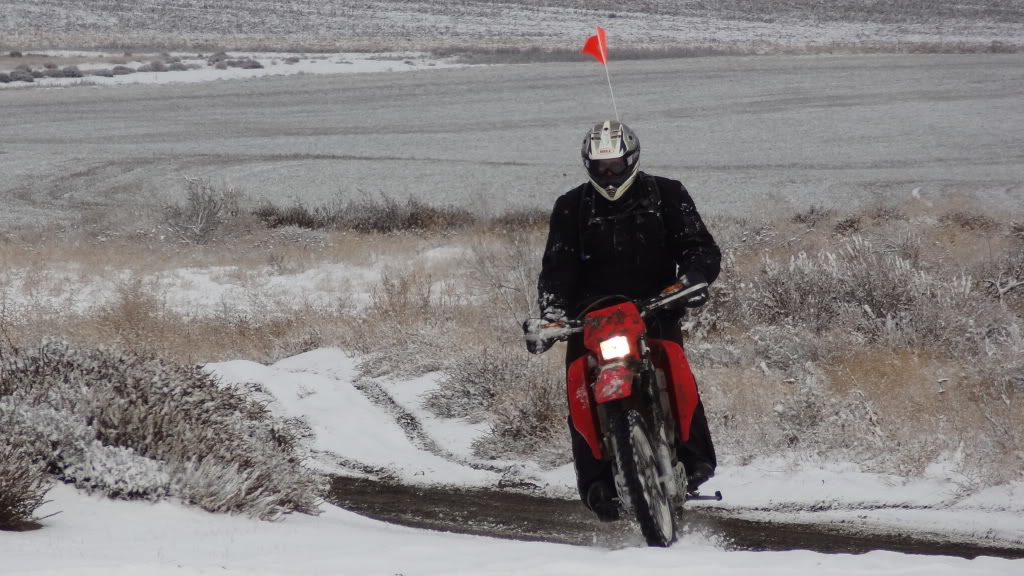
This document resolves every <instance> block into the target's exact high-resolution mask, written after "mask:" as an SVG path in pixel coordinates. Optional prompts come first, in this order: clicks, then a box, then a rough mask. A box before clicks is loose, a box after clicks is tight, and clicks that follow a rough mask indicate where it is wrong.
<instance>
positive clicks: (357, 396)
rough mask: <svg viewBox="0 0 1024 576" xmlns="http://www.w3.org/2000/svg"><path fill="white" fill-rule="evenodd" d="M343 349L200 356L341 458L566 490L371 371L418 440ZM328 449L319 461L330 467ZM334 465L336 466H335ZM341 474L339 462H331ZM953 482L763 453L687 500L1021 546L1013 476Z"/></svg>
mask: <svg viewBox="0 0 1024 576" xmlns="http://www.w3.org/2000/svg"><path fill="white" fill-rule="evenodd" d="M355 362H356V360H355V359H354V358H351V357H350V356H349V355H348V354H346V353H345V352H343V351H341V350H337V349H322V350H317V351H314V352H309V353H306V354H302V355H299V356H295V357H292V358H288V359H286V360H282V361H280V362H278V363H276V364H274V365H272V366H269V367H267V366H262V365H259V364H255V363H252V362H227V363H220V364H211V365H209V366H208V369H209V370H211V371H212V372H214V373H215V374H218V375H219V376H220V377H221V378H222V379H223V380H224V381H225V382H232V383H237V384H244V383H250V382H255V383H258V384H260V385H261V386H262V387H263V388H265V389H266V390H267V391H269V392H270V393H271V394H272V395H273V396H274V397H275V398H276V401H275V402H273V403H272V404H271V407H272V408H273V409H275V410H278V411H279V413H281V414H282V415H291V416H294V415H299V416H301V417H303V418H304V419H306V421H307V422H308V423H309V424H310V426H311V427H312V428H313V430H314V432H315V433H316V439H315V441H314V448H315V449H317V450H318V451H320V452H321V453H327V454H334V455H337V456H341V457H342V460H344V461H348V462H350V463H360V464H363V465H365V466H366V467H373V468H380V469H383V470H385V471H386V472H387V473H388V474H390V475H393V476H395V477H397V478H400V479H401V481H403V482H405V483H423V484H446V485H461V486H494V485H496V484H497V482H498V480H500V479H501V477H502V474H501V473H498V472H495V471H491V470H481V469H478V468H474V467H473V465H474V464H475V465H477V466H478V467H479V465H482V464H491V465H494V466H495V467H497V468H499V469H502V468H504V469H505V470H509V473H515V474H516V475H517V477H519V478H523V479H528V480H529V481H530V482H532V483H533V484H536V485H538V486H541V487H542V490H543V491H544V492H545V493H547V494H549V495H552V496H556V497H570V498H571V497H574V495H575V489H574V485H575V478H574V475H573V470H572V466H571V465H565V466H562V467H559V468H556V469H554V470H541V469H540V468H538V467H537V466H536V465H532V464H527V463H522V462H514V461H503V462H486V463H485V462H482V461H478V460H477V459H475V458H474V456H473V454H472V450H471V445H472V442H473V440H475V439H476V438H478V437H480V436H481V435H482V434H483V433H485V432H486V430H487V426H486V424H470V423H467V422H465V421H463V420H461V419H445V418H438V417H436V416H434V415H432V414H430V413H429V412H428V411H426V410H425V409H424V408H423V405H422V403H423V398H424V396H425V395H426V394H427V393H429V392H430V391H431V390H432V389H434V388H435V387H436V386H437V384H438V378H439V376H438V375H436V374H428V375H426V376H422V377H419V378H416V379H413V380H410V381H394V380H390V381H388V380H385V381H381V382H375V383H374V384H377V385H378V386H380V388H382V389H383V390H384V391H385V392H386V393H387V395H388V396H389V397H390V399H391V400H392V401H394V402H395V403H396V404H397V405H399V406H400V407H401V408H403V409H404V410H406V411H407V412H408V413H409V414H411V415H412V416H413V417H414V418H415V419H416V420H417V422H418V423H419V425H420V426H421V427H422V430H423V431H424V432H425V433H426V434H427V435H428V436H429V437H430V440H433V442H434V443H435V444H436V446H437V447H440V448H441V450H443V451H444V453H445V454H444V456H446V457H442V456H439V455H438V454H435V453H431V452H430V451H425V450H424V449H422V448H421V447H419V446H417V445H416V443H414V442H413V441H412V440H410V436H411V434H409V433H408V432H407V431H404V430H403V429H402V428H401V427H400V426H399V425H398V424H397V423H396V422H395V416H394V415H392V414H389V413H388V411H387V410H385V409H384V408H382V407H381V406H379V405H375V404H374V403H373V402H371V401H370V400H368V399H367V398H366V396H364V395H363V393H362V392H361V391H360V390H359V389H358V388H357V387H356V386H355V385H353V382H354V380H355V378H356V376H355V374H356V370H355ZM331 463H332V460H330V459H327V460H324V461H323V462H321V465H322V466H325V467H329V466H330V465H331ZM336 471H337V470H336ZM342 472H343V473H344V472H345V471H342ZM960 481H962V478H959V477H958V476H957V475H956V474H955V473H954V472H953V471H952V469H951V466H948V465H945V464H944V463H936V464H935V465H933V466H931V467H930V468H929V469H928V471H927V473H926V474H925V475H924V476H923V477H921V478H914V479H906V478H901V477H897V476H891V475H885V474H875V473H867V472H863V471H862V470H860V469H859V468H858V467H857V466H855V465H853V464H849V463H833V464H828V465H821V464H811V463H801V462H799V461H794V460H792V459H788V460H787V459H784V458H765V459H763V460H759V461H756V462H754V463H751V464H747V465H744V466H735V465H723V466H721V467H720V468H719V474H718V476H717V477H716V478H714V479H713V480H712V481H710V482H709V483H708V484H707V486H706V489H707V491H714V490H721V491H722V492H723V493H724V494H725V495H726V496H727V498H726V499H725V500H724V501H723V502H720V503H718V502H716V503H713V504H710V503H691V505H692V506H716V507H719V508H726V509H728V510H730V511H733V512H735V513H736V514H738V515H742V516H743V517H746V518H751V519H764V520H774V521H781V522H800V523H842V524H845V525H846V526H847V527H855V526H856V527H862V528H866V529H885V530H889V529H891V530H905V531H912V532H914V533H917V534H920V535H922V536H928V535H934V536H936V537H955V538H958V539H961V540H965V541H978V542H984V541H987V542H994V543H1005V544H1011V545H1024V483H1022V484H1016V485H1011V486H1001V487H996V488H990V489H988V490H985V491H982V492H980V493H977V494H974V495H972V496H969V497H962V496H958V492H959V491H958V482H960Z"/></svg>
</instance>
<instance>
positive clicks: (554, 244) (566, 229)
mask: <svg viewBox="0 0 1024 576" xmlns="http://www.w3.org/2000/svg"><path fill="white" fill-rule="evenodd" d="M573 198H574V196H573V194H571V193H570V194H565V195H563V196H561V197H560V198H559V199H558V200H556V201H555V207H554V209H553V210H552V211H551V223H550V226H549V229H548V242H547V247H546V248H545V249H544V259H543V260H542V262H541V271H540V278H539V279H538V281H537V304H538V305H539V306H540V310H541V312H543V311H544V310H547V309H549V308H560V309H562V310H563V311H565V312H568V311H569V307H570V305H571V304H572V303H573V299H574V298H575V297H576V292H577V283H578V282H579V274H580V253H579V242H580V237H579V218H578V214H577V208H578V204H579V202H578V201H577V202H574V201H573Z"/></svg>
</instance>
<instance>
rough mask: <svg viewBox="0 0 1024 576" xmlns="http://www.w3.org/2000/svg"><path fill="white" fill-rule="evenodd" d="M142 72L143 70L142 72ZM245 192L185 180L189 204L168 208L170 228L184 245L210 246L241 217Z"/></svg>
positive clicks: (201, 179)
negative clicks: (227, 227) (228, 226)
mask: <svg viewBox="0 0 1024 576" xmlns="http://www.w3.org/2000/svg"><path fill="white" fill-rule="evenodd" d="M140 70H141V69H140ZM240 200H241V192H240V191H239V190H237V189H235V188H227V187H216V186H214V185H213V183H212V182H211V181H210V180H208V179H204V178H195V177H189V178H185V203H184V205H182V204H174V205H171V206H168V207H166V208H165V210H164V212H165V218H166V223H167V225H168V227H169V228H170V229H171V230H172V231H173V232H174V233H175V234H176V235H177V236H178V237H179V238H180V239H181V240H182V241H184V242H188V243H190V244H206V243H208V242H210V241H211V240H213V239H214V238H215V237H216V235H217V234H218V233H220V232H221V231H222V229H223V228H224V226H225V225H226V224H228V223H229V222H231V221H232V219H235V218H238V216H239V214H240Z"/></svg>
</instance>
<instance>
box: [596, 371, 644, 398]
mask: <svg viewBox="0 0 1024 576" xmlns="http://www.w3.org/2000/svg"><path fill="white" fill-rule="evenodd" d="M635 377H636V372H634V371H633V370H632V369H630V368H629V367H628V366H626V364H625V363H622V362H617V363H615V364H608V365H606V366H603V367H602V368H601V372H600V373H599V374H598V375H597V382H595V383H594V401H596V402H597V403H598V404H604V403H605V402H611V401H613V400H621V399H623V398H628V397H629V396H631V395H632V394H633V379H634V378H635Z"/></svg>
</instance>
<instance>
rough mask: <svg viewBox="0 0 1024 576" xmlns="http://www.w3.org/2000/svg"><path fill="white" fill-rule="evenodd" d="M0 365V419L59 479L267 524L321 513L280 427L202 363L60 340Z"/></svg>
mask: <svg viewBox="0 0 1024 576" xmlns="http://www.w3.org/2000/svg"><path fill="white" fill-rule="evenodd" d="M0 361H2V363H0V416H3V417H4V419H5V420H6V421H8V422H13V423H14V426H13V431H14V432H13V433H14V434H15V436H17V437H19V438H21V439H22V441H23V442H24V445H25V446H27V447H28V448H29V449H30V450H31V451H32V456H33V460H34V461H36V462H44V463H45V464H46V466H47V468H48V470H49V472H50V473H51V474H53V475H54V476H56V477H57V478H59V479H62V480H64V481H66V482H73V483H75V484H76V485H77V486H79V487H81V488H86V489H90V490H99V491H102V492H104V493H106V494H109V495H111V496H117V497H123V498H160V497H163V496H165V495H168V494H170V495H177V496H181V497H182V498H184V499H185V500H186V501H188V502H191V503H194V504H197V505H200V506H202V507H203V508H205V509H207V510H210V511H214V512H241V513H246V514H249V515H251V516H253V517H257V518H263V519H272V518H276V517H277V516H279V515H280V514H282V513H286V512H290V511H299V512H304V513H315V512H316V511H317V506H318V490H319V487H318V483H317V481H316V479H315V477H314V476H313V475H312V474H311V473H310V472H309V471H307V470H306V469H305V468H303V466H302V464H301V457H300V455H299V453H298V451H297V446H296V442H295V438H294V434H293V433H292V432H291V431H290V429H289V428H288V426H287V424H285V423H284V422H282V421H279V420H277V419H276V418H274V417H273V416H271V415H270V413H269V412H268V411H267V410H266V408H265V407H264V405H263V404H260V403H258V402H256V401H255V400H254V399H252V398H251V397H250V396H249V395H248V393H246V392H245V391H243V390H240V389H236V388H233V387H229V386H225V385H223V384H221V383H220V382H219V381H217V380H216V379H215V378H214V377H212V376H210V375H209V374H208V373H207V372H205V371H203V370H202V369H201V368H200V367H198V366H186V365H181V364H176V363H173V362H168V361H166V360H164V359H161V358H159V357H156V356H146V355H137V354H133V353H130V352H124V351H121V350H116V349H104V348H97V349H75V348H71V347H70V346H69V345H67V344H65V343H62V342H44V343H42V344H41V345H39V346H38V347H36V348H33V349H27V350H21V349H9V350H6V351H5V352H4V354H3V357H2V359H0Z"/></svg>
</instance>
